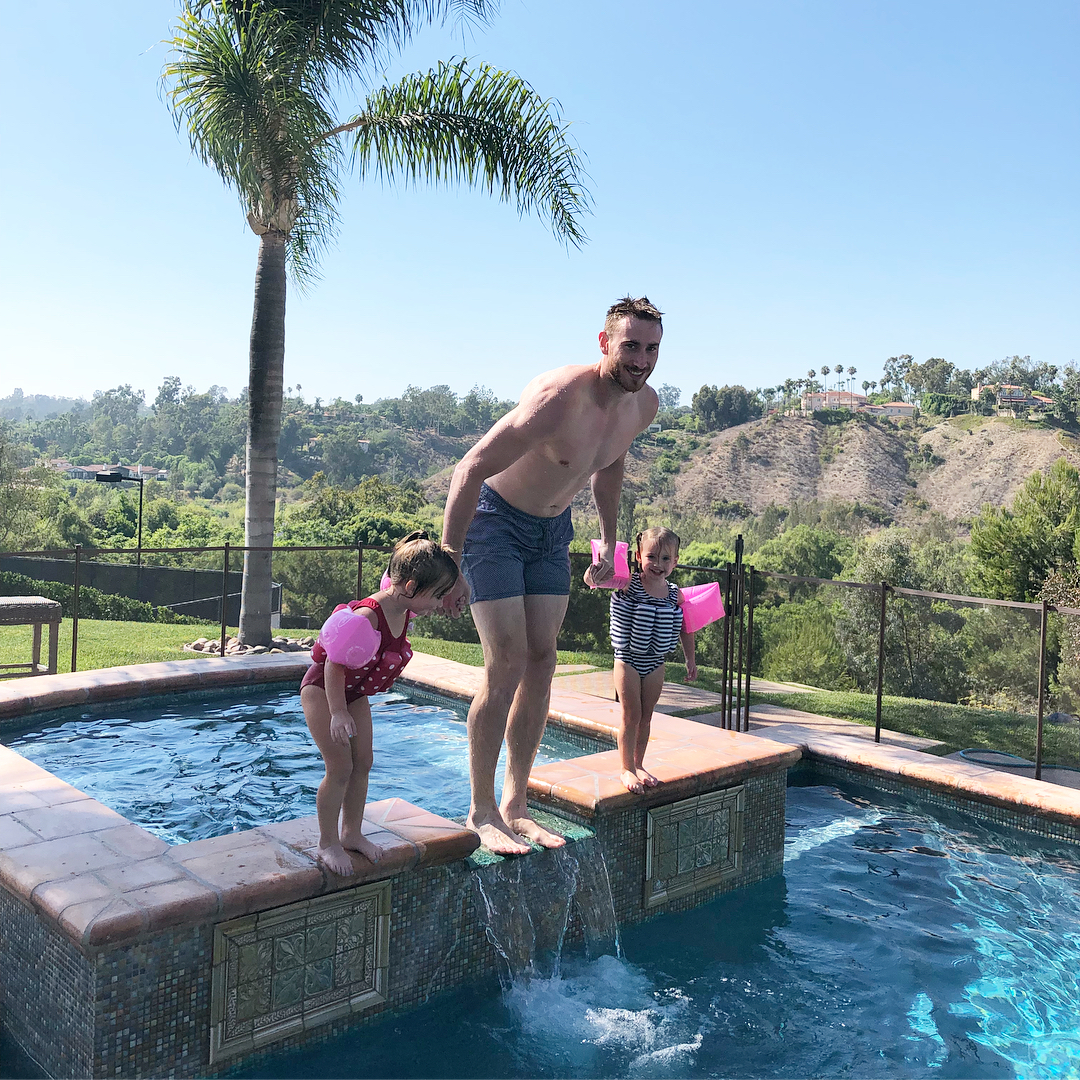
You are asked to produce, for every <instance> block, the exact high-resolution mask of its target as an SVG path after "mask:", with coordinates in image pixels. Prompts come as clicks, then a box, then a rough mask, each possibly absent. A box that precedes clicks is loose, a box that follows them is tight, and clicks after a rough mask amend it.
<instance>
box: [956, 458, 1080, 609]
mask: <svg viewBox="0 0 1080 1080" xmlns="http://www.w3.org/2000/svg"><path fill="white" fill-rule="evenodd" d="M1078 531H1080V472H1078V471H1077V469H1076V467H1075V466H1074V465H1070V464H1069V462H1068V461H1067V460H1066V459H1065V458H1058V459H1057V461H1055V462H1054V464H1053V465H1051V466H1050V469H1049V471H1048V472H1047V473H1046V474H1045V475H1044V474H1043V473H1041V472H1033V473H1032V474H1031V475H1030V476H1029V477H1028V478H1027V480H1025V481H1024V486H1023V487H1022V488H1021V489H1020V491H1019V493H1018V494H1017V496H1016V499H1015V500H1014V501H1013V505H1012V509H1011V510H1006V509H1003V508H998V507H994V506H989V505H988V506H986V507H984V508H983V511H982V513H981V514H979V516H978V517H977V518H975V520H974V521H972V523H971V551H972V554H973V555H974V556H975V558H976V560H977V561H978V578H979V582H980V584H981V585H982V587H983V588H984V589H986V590H987V591H986V594H985V595H987V596H993V597H998V598H999V599H1002V600H1034V599H1035V598H1036V596H1037V595H1038V592H1039V590H1040V589H1041V588H1042V585H1043V582H1044V581H1045V580H1046V579H1047V577H1048V576H1049V575H1050V573H1051V572H1052V571H1053V570H1056V569H1061V568H1063V567H1067V566H1069V565H1070V564H1072V563H1076V562H1078V561H1080V559H1078V556H1080V551H1078V550H1077V540H1078Z"/></svg>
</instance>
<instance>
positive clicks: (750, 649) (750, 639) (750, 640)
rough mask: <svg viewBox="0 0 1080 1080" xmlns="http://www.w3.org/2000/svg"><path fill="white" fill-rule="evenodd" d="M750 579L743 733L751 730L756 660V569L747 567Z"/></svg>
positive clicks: (747, 606)
mask: <svg viewBox="0 0 1080 1080" xmlns="http://www.w3.org/2000/svg"><path fill="white" fill-rule="evenodd" d="M746 572H747V576H748V577H749V579H750V598H749V600H747V602H746V723H745V725H744V726H743V729H742V730H743V731H749V730H750V669H751V667H752V666H753V658H754V568H753V567H752V566H750V567H747V571H746Z"/></svg>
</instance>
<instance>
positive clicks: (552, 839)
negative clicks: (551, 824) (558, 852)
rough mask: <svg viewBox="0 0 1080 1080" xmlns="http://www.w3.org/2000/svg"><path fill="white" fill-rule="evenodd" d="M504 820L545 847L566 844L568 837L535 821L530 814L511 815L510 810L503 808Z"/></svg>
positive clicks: (518, 832) (515, 829) (517, 831)
mask: <svg viewBox="0 0 1080 1080" xmlns="http://www.w3.org/2000/svg"><path fill="white" fill-rule="evenodd" d="M503 820H504V821H505V822H506V823H507V825H509V826H510V828H511V829H513V830H514V832H516V833H517V834H518V835H519V836H523V837H525V839H526V840H531V841H532V842H533V843H534V844H539V845H540V846H541V847H545V848H560V847H564V846H565V845H566V837H565V836H560V835H559V834H558V833H554V832H552V831H551V830H550V829H545V828H544V826H543V825H541V824H540V823H539V822H538V821H534V820H533V819H532V818H531V817H529V815H528V814H522V815H520V816H515V817H511V816H510V813H509V811H507V810H506V809H504V810H503Z"/></svg>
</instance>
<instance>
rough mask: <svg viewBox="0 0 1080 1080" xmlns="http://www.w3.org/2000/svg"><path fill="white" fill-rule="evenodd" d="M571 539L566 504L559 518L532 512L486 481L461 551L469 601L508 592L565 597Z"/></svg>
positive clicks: (495, 598)
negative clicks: (469, 594) (507, 499)
mask: <svg viewBox="0 0 1080 1080" xmlns="http://www.w3.org/2000/svg"><path fill="white" fill-rule="evenodd" d="M573 538H574V526H573V524H572V523H571V521H570V508H569V507H567V508H566V509H565V510H564V511H563V512H562V513H561V514H559V515H558V517H551V518H545V517H535V516H534V515H533V514H526V513H525V512H524V511H523V510H519V509H518V508H517V507H516V506H511V505H510V504H509V503H508V502H507V501H506V500H505V499H504V498H503V497H502V496H501V495H500V494H499V493H498V492H497V491H495V490H494V489H493V488H489V487H488V486H487V484H484V485H483V486H482V487H481V489H480V501H479V502H478V503H477V505H476V514H475V516H474V517H473V519H472V524H471V525H470V526H469V531H468V533H466V535H465V546H464V549H463V551H462V554H461V569H462V572H463V573H464V574H465V579H466V580H467V581H468V583H469V588H470V589H471V590H472V598H471V600H470V603H474V604H475V603H476V602H477V601H478V600H504V599H506V597H508V596H569V595H570V541H571V540H573Z"/></svg>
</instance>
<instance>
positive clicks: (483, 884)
mask: <svg viewBox="0 0 1080 1080" xmlns="http://www.w3.org/2000/svg"><path fill="white" fill-rule="evenodd" d="M473 882H474V884H475V887H476V890H477V892H478V894H479V898H480V902H479V903H478V904H477V907H478V909H479V910H480V911H482V912H483V917H484V924H485V930H486V932H487V936H488V940H489V941H490V942H491V944H492V945H493V946H494V948H495V950H496V952H497V953H498V954H499V956H500V958H501V959H502V961H503V966H502V969H501V971H500V976H501V978H502V983H503V987H504V989H507V988H509V987H510V986H511V985H512V984H513V983H514V982H515V981H516V980H519V979H522V978H531V977H533V976H538V977H540V978H557V977H558V975H559V970H560V961H561V959H562V949H563V942H564V940H565V938H566V934H567V929H568V927H569V926H570V925H571V922H572V920H574V919H576V921H577V924H578V925H579V926H580V929H581V933H582V936H583V938H584V943H585V949H586V952H587V954H588V956H589V957H590V958H595V957H597V956H603V955H606V954H613V955H616V956H618V955H620V948H619V929H618V926H617V925H616V922H615V906H614V903H613V901H612V898H611V885H610V882H609V881H608V873H607V863H606V862H605V861H604V853H603V851H602V850H601V849H600V845H599V844H598V843H597V842H596V840H595V839H585V840H579V841H578V842H577V843H575V844H573V845H570V846H568V847H565V848H558V849H555V850H553V851H547V852H542V853H538V854H536V855H534V856H533V857H531V858H528V859H513V860H510V859H508V860H503V861H500V862H497V863H493V864H489V865H487V866H481V867H478V868H477V869H476V870H474V871H473Z"/></svg>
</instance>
